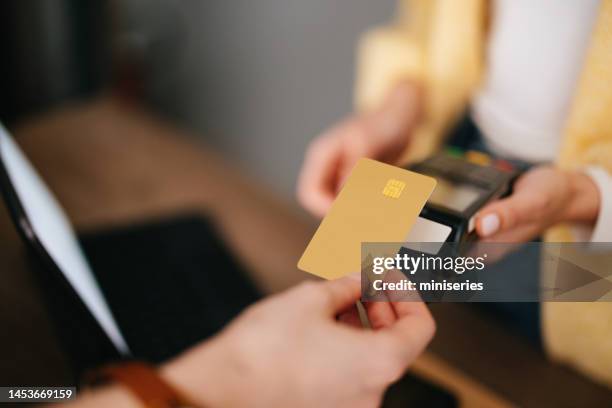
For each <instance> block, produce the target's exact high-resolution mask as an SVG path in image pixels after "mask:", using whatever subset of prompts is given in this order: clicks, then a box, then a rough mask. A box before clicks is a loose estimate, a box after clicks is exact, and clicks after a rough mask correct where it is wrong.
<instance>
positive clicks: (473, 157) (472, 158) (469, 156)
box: [465, 150, 491, 166]
mask: <svg viewBox="0 0 612 408" xmlns="http://www.w3.org/2000/svg"><path fill="white" fill-rule="evenodd" d="M465 159H466V160H467V161H469V162H470V163H474V164H478V165H479V166H488V165H489V164H491V157H490V156H489V155H488V154H485V153H482V152H477V151H476V150H469V151H468V152H467V153H465Z"/></svg>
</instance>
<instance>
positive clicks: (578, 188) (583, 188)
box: [562, 171, 601, 223]
mask: <svg viewBox="0 0 612 408" xmlns="http://www.w3.org/2000/svg"><path fill="white" fill-rule="evenodd" d="M566 175H567V177H568V185H569V200H568V201H567V206H566V210H565V212H564V215H563V220H562V221H567V222H580V223H595V221H596V220H597V216H598V215H599V207H600V200H601V199H600V197H599V189H598V188H597V185H596V184H595V182H594V181H593V179H592V178H591V177H590V176H589V175H587V174H585V173H582V172H580V171H569V172H567V173H566Z"/></svg>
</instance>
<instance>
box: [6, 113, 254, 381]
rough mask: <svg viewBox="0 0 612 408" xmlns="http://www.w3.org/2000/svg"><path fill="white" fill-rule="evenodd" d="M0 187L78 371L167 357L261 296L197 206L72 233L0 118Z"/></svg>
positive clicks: (217, 326) (57, 204)
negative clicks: (143, 220)
mask: <svg viewBox="0 0 612 408" xmlns="http://www.w3.org/2000/svg"><path fill="white" fill-rule="evenodd" d="M0 192H1V193H2V197H3V198H4V201H5V204H6V206H7V208H8V210H9V214H10V216H11V218H12V221H13V223H14V225H15V228H16V229H17V230H18V232H19V234H20V235H21V237H22V239H23V241H24V242H25V244H26V249H27V254H28V255H29V256H28V258H29V260H30V261H31V262H30V264H31V266H32V271H33V273H34V278H35V281H37V282H38V283H39V285H40V286H41V292H42V294H43V297H44V299H43V300H44V301H45V302H44V303H45V304H46V306H47V307H48V308H49V311H50V316H51V318H52V319H53V320H54V321H53V323H54V327H55V328H56V334H57V336H58V338H59V340H60V344H61V345H62V346H63V349H64V351H65V354H66V355H67V357H68V359H69V362H70V363H71V366H72V368H73V370H74V372H75V374H76V376H79V375H81V374H82V373H84V372H85V371H87V370H88V369H91V368H93V367H96V366H99V365H100V364H104V363H107V362H110V361H115V360H118V359H131V358H135V359H142V360H146V361H150V362H152V363H159V362H162V361H165V360H167V359H168V358H171V357H172V356H174V355H176V354H178V353H180V352H181V351H183V350H185V349H186V348H188V347H190V346H192V345H194V344H196V343H197V342H199V341H202V340H203V339H206V338H208V337H210V336H212V335H214V334H215V333H216V332H218V331H219V330H220V329H222V328H223V326H224V325H225V324H226V323H227V322H229V321H230V320H231V319H232V318H234V317H235V316H236V315H237V314H239V313H240V312H241V311H242V310H243V309H244V308H245V307H246V306H248V305H249V304H250V303H252V302H254V301H256V300H257V299H258V298H259V297H260V293H259V292H258V290H257V289H256V287H255V286H254V285H253V283H252V282H251V281H250V279H249V277H248V274H247V273H246V272H245V271H244V268H243V267H242V265H241V264H240V262H239V261H238V260H236V259H235V256H233V254H232V253H231V250H229V248H227V247H226V245H225V244H224V242H223V240H222V239H221V238H220V235H219V234H218V232H217V231H216V228H215V226H214V223H213V222H212V221H210V220H209V219H207V218H206V217H203V216H202V215H201V214H197V215H192V214H179V215H176V216H174V217H171V218H168V219H164V220H150V221H147V222H146V223H142V224H136V225H125V226H116V227H113V228H112V229H105V230H99V231H94V232H90V233H87V234H79V235H77V234H76V233H75V230H74V229H73V227H72V225H71V224H70V221H69V220H68V218H67V216H66V214H65V212H64V211H63V209H62V208H61V206H60V205H59V203H58V202H57V200H56V199H55V197H54V196H53V194H52V193H51V191H50V190H49V189H48V188H47V186H46V185H45V183H44V181H43V180H42V179H41V177H40V176H39V175H38V174H37V171H36V169H35V168H34V167H33V166H32V165H31V164H30V162H29V161H28V159H27V157H26V156H25V155H24V154H23V152H22V151H21V150H20V148H19V146H18V145H17V144H16V143H15V141H14V140H13V138H12V137H11V136H10V135H9V133H8V132H7V130H6V129H5V128H4V127H2V125H1V124H0ZM219 271H222V272H223V273H219Z"/></svg>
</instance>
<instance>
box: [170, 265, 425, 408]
mask: <svg viewBox="0 0 612 408" xmlns="http://www.w3.org/2000/svg"><path fill="white" fill-rule="evenodd" d="M360 289H361V285H360V281H359V279H358V278H354V277H347V278H343V279H340V280H337V281H330V282H318V283H312V282H309V283H305V284H302V285H300V286H298V287H296V288H294V289H291V290H289V291H286V292H284V293H282V294H280V295H276V296H273V297H271V298H268V299H266V300H264V301H262V302H259V303H257V304H255V305H254V306H252V307H250V308H249V309H248V310H247V311H245V312H244V313H242V314H241V315H240V316H239V317H238V318H237V319H236V320H235V321H234V322H232V323H231V324H230V325H229V326H228V327H227V328H226V329H225V330H223V332H222V333H221V334H220V335H218V336H217V337H215V338H214V339H213V340H211V341H209V342H206V343H203V344H201V345H199V346H197V347H195V348H194V349H192V350H191V351H188V352H187V353H185V354H184V355H183V356H181V357H179V358H178V359H177V360H175V361H172V362H170V363H169V364H167V365H166V366H165V367H164V368H162V374H163V375H164V376H165V377H166V378H167V379H168V381H170V382H171V383H173V384H175V386H176V387H177V389H180V390H183V391H184V392H185V394H186V395H187V396H189V397H191V399H192V400H194V402H199V403H201V405H202V406H210V407H215V406H261V407H276V406H284V407H287V406H292V407H311V406H316V407H363V406H367V407H374V406H377V405H378V404H379V403H380V401H381V398H382V395H383V393H384V391H385V389H386V388H387V386H388V385H390V384H391V383H392V382H394V381H395V380H397V379H399V378H400V376H401V375H402V374H403V373H404V371H405V369H406V367H407V366H408V365H409V364H410V363H411V362H412V361H413V360H414V359H415V358H416V357H417V356H418V355H419V354H420V353H421V352H422V351H423V349H424V348H425V346H426V345H427V343H428V342H429V340H430V339H431V337H432V335H433V332H434V329H435V327H434V323H433V320H432V318H431V316H430V314H429V312H428V310H427V308H426V307H425V305H424V304H423V303H420V302H393V303H386V302H376V303H371V304H369V305H368V307H367V309H368V315H369V318H370V320H371V321H372V326H373V327H374V328H375V330H367V329H363V328H361V325H359V324H358V322H359V320H358V316H357V314H356V311H355V307H354V304H355V302H356V301H357V300H358V299H359V296H360Z"/></svg>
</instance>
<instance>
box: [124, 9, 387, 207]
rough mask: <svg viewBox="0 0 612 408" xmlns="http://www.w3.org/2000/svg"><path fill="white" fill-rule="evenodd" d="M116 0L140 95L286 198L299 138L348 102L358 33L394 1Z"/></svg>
mask: <svg viewBox="0 0 612 408" xmlns="http://www.w3.org/2000/svg"><path fill="white" fill-rule="evenodd" d="M117 3H118V5H119V6H120V9H121V16H122V18H121V25H122V38H121V39H120V40H121V41H122V42H123V43H124V46H125V47H127V48H128V49H130V50H131V51H130V52H131V53H132V54H138V53H141V54H142V55H143V58H145V59H146V64H145V66H146V67H147V72H146V74H145V78H146V92H147V96H148V99H149V100H150V101H151V102H152V103H153V104H154V105H155V106H156V107H157V108H158V109H160V110H161V111H163V112H166V113H168V114H170V115H172V117H174V118H175V119H177V120H178V121H179V123H181V124H183V125H184V126H187V127H189V128H192V129H195V130H196V131H197V132H198V133H200V134H202V135H203V136H204V137H205V139H206V141H207V142H209V143H210V144H212V145H213V146H215V147H216V148H218V149H221V150H222V151H224V152H226V153H227V154H228V155H230V156H231V157H232V158H234V159H235V160H236V161H237V162H238V164H239V165H241V166H243V167H245V168H246V169H248V170H250V171H252V172H254V173H255V174H256V175H257V176H260V177H262V178H263V179H264V180H265V181H266V182H267V183H268V184H269V185H270V186H272V188H274V189H276V190H277V191H280V192H281V193H283V194H285V195H287V196H291V197H292V196H293V193H294V184H295V179H296V177H297V174H298V170H299V167H300V164H301V161H302V156H303V153H304V150H305V148H306V146H307V143H308V141H309V140H310V139H311V138H312V137H314V136H315V135H316V134H318V133H319V132H320V131H321V130H323V129H325V128H326V127H327V126H329V125H330V124H332V123H333V122H335V121H336V120H338V119H339V118H341V117H342V116H343V115H345V114H346V113H347V112H348V111H349V110H350V109H351V107H352V101H351V99H352V84H353V76H354V56H355V45H356V42H357V39H358V36H359V35H360V33H362V32H363V31H364V30H366V29H367V28H368V27H371V26H373V25H378V24H380V23H382V22H384V21H386V20H387V19H389V18H391V16H392V13H393V10H394V7H395V3H396V1H395V0H377V1H372V0H257V1H253V0H229V1H216V2H210V1H200V0H183V1H180V0H119V1H118V2H117ZM135 49H136V51H134V50H135ZM138 50H140V51H138Z"/></svg>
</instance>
